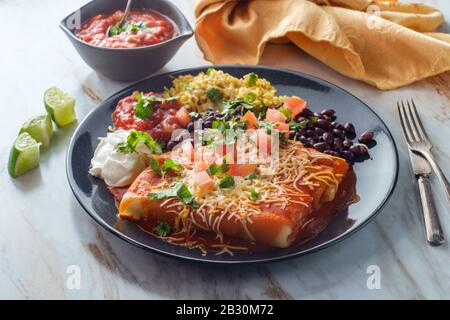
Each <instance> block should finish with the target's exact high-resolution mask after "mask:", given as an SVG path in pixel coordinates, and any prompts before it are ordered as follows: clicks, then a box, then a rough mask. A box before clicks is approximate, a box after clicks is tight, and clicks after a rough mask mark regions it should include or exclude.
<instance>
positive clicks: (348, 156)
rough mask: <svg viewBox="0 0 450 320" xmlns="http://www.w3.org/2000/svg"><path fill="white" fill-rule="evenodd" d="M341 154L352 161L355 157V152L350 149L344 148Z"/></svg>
mask: <svg viewBox="0 0 450 320" xmlns="http://www.w3.org/2000/svg"><path fill="white" fill-rule="evenodd" d="M340 155H341V157H342V158H344V159H346V160H348V161H352V160H353V158H354V155H353V152H351V151H348V150H344V151H341V152H340Z"/></svg>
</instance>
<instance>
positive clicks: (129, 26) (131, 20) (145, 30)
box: [75, 10, 177, 48]
mask: <svg viewBox="0 0 450 320" xmlns="http://www.w3.org/2000/svg"><path fill="white" fill-rule="evenodd" d="M122 16H123V11H115V12H113V13H107V14H99V15H96V16H94V17H92V18H90V19H89V20H88V21H86V22H84V23H83V25H82V26H81V28H80V29H78V30H77V31H76V33H75V34H76V36H77V37H79V38H80V39H81V40H83V41H85V42H88V43H90V44H93V45H95V46H99V47H105V48H138V47H144V46H149V45H153V44H157V43H160V42H164V41H167V40H169V39H172V38H173V37H175V36H176V34H177V27H176V26H175V24H174V23H173V22H172V21H170V20H169V18H167V17H165V16H163V15H162V14H160V13H157V12H155V11H150V10H132V11H131V12H130V14H129V16H128V20H127V22H126V23H125V25H124V26H123V27H120V26H119V24H118V23H119V21H120V19H121V18H122ZM110 27H111V31H110V32H111V36H108V35H107V31H108V28H110Z"/></svg>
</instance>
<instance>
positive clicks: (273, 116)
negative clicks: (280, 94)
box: [266, 109, 287, 122]
mask: <svg viewBox="0 0 450 320" xmlns="http://www.w3.org/2000/svg"><path fill="white" fill-rule="evenodd" d="M286 120H287V118H286V116H285V115H284V114H282V113H281V112H280V111H278V110H276V109H267V113H266V121H269V122H286Z"/></svg>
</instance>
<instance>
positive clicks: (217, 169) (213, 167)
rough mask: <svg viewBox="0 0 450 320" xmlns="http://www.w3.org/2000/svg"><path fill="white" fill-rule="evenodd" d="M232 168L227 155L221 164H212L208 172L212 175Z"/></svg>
mask: <svg viewBox="0 0 450 320" xmlns="http://www.w3.org/2000/svg"><path fill="white" fill-rule="evenodd" d="M229 169H230V165H229V164H228V163H227V156H225V157H224V158H223V163H222V164H221V165H220V166H219V165H217V164H215V163H213V164H211V165H210V166H209V168H208V169H206V172H208V174H209V175H210V176H215V175H216V174H221V173H226V172H228V170H229Z"/></svg>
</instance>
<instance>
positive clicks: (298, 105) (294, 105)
mask: <svg viewBox="0 0 450 320" xmlns="http://www.w3.org/2000/svg"><path fill="white" fill-rule="evenodd" d="M283 106H284V107H285V108H286V109H288V110H289V111H290V112H291V116H292V118H294V117H295V116H296V115H298V114H299V113H301V112H302V111H303V110H305V108H306V101H305V100H303V99H302V98H300V97H297V96H292V97H289V98H286V100H284V104H283Z"/></svg>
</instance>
